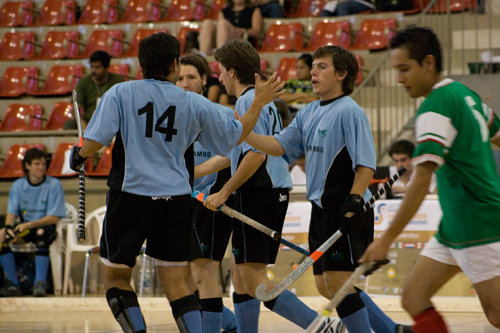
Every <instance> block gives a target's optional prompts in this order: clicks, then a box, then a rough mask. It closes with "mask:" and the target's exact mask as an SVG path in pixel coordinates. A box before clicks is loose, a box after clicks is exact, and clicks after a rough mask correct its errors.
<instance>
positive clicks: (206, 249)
mask: <svg viewBox="0 0 500 333" xmlns="http://www.w3.org/2000/svg"><path fill="white" fill-rule="evenodd" d="M207 251H208V245H207V244H205V243H201V252H203V253H206V252H207Z"/></svg>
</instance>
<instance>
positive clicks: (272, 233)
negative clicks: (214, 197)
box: [220, 205, 281, 240]
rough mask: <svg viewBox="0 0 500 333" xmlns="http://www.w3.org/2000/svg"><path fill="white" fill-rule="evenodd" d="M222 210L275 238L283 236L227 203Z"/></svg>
mask: <svg viewBox="0 0 500 333" xmlns="http://www.w3.org/2000/svg"><path fill="white" fill-rule="evenodd" d="M220 211H221V212H223V213H224V214H226V215H228V216H231V217H233V218H235V219H238V220H240V221H241V222H243V223H245V224H248V225H249V226H251V227H253V228H255V229H257V230H259V231H260V232H263V233H265V234H266V235H268V236H269V237H271V238H272V239H274V240H279V239H280V237H281V235H280V233H279V232H277V231H274V230H272V229H271V228H268V227H266V226H265V225H263V224H261V223H259V222H257V221H255V220H253V219H251V218H249V217H248V216H245V215H243V214H241V213H240V212H238V211H236V210H234V209H232V208H230V207H228V206H226V205H223V206H221V207H220Z"/></svg>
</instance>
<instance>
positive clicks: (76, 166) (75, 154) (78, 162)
mask: <svg viewBox="0 0 500 333" xmlns="http://www.w3.org/2000/svg"><path fill="white" fill-rule="evenodd" d="M86 160H87V158H86V157H81V156H80V147H77V146H73V148H71V152H70V158H69V167H70V168H71V170H75V171H76V172H78V171H80V168H81V167H82V165H83V163H85V161H86Z"/></svg>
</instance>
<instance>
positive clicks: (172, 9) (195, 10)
mask: <svg viewBox="0 0 500 333" xmlns="http://www.w3.org/2000/svg"><path fill="white" fill-rule="evenodd" d="M203 4H204V0H197V1H191V0H172V2H171V3H170V6H169V7H168V10H167V13H166V14H165V17H164V18H163V20H162V21H202V20H203V19H204V18H205V7H204V6H203Z"/></svg>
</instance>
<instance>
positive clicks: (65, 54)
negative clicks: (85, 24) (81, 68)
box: [35, 31, 80, 60]
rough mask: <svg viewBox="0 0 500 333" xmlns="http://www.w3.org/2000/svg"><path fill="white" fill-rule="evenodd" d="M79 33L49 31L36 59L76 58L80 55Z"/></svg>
mask: <svg viewBox="0 0 500 333" xmlns="http://www.w3.org/2000/svg"><path fill="white" fill-rule="evenodd" d="M78 39H79V36H78V31H49V32H48V33H47V36H46V37H45V41H44V42H43V44H42V48H41V49H40V52H39V53H38V54H37V55H36V56H35V59H44V60H45V59H47V60H49V59H64V58H74V57H77V56H78V54H79V53H80V52H79V50H78V48H79V47H78V44H77V43H74V42H73V41H75V42H78Z"/></svg>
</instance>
